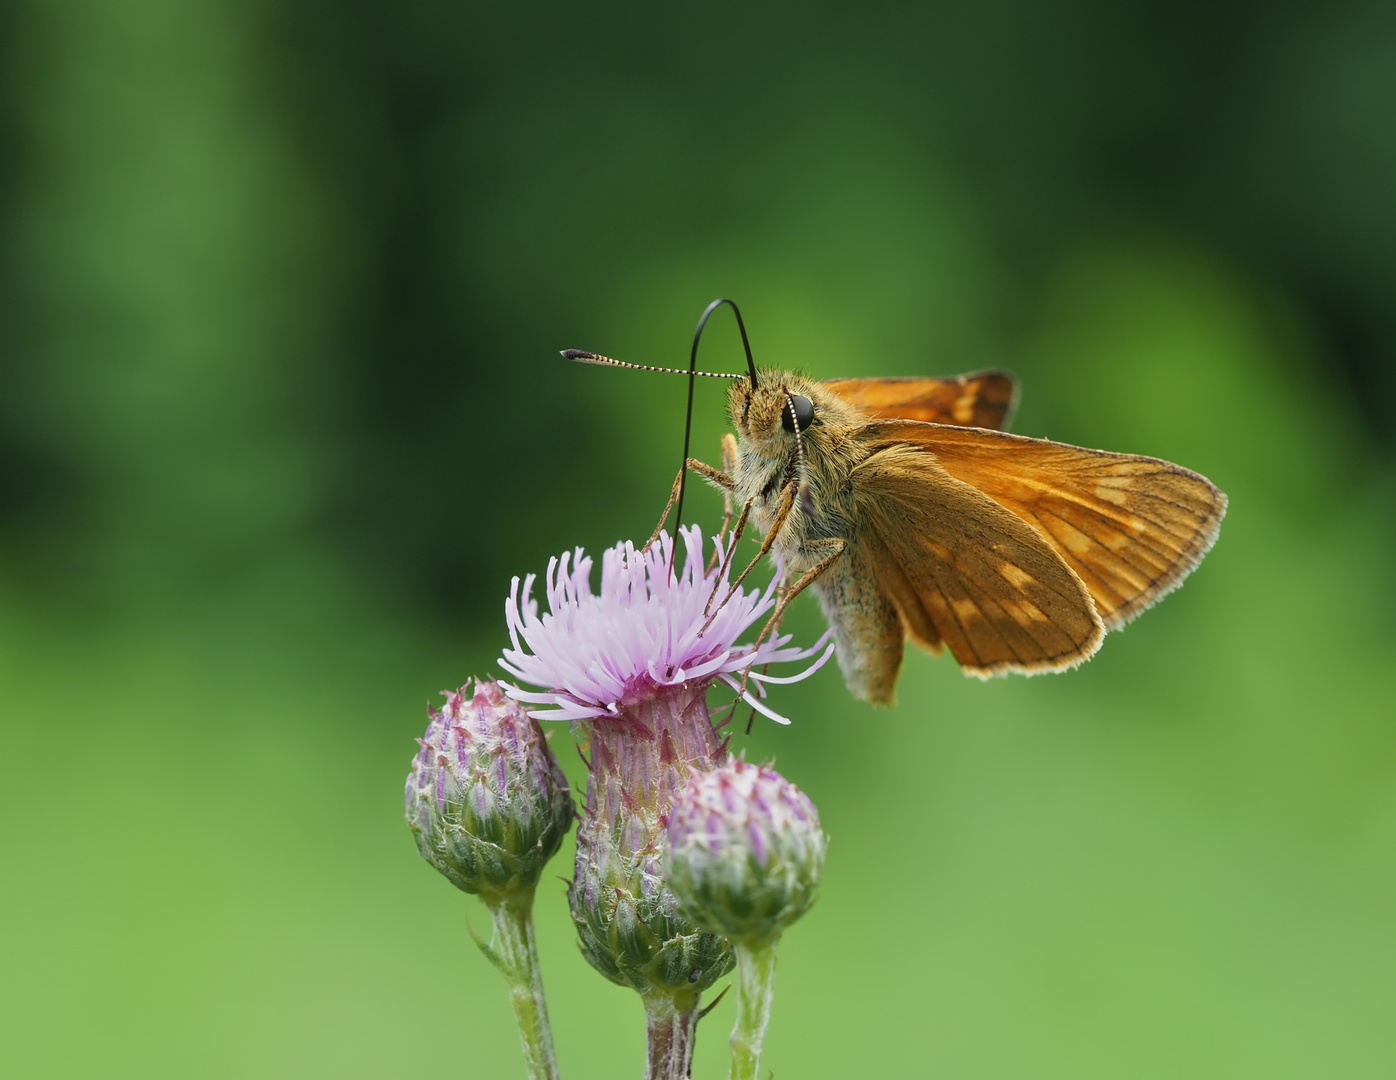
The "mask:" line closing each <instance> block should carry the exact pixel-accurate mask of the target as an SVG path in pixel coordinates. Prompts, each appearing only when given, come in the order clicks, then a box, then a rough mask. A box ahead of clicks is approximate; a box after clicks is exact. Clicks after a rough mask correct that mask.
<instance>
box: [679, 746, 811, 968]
mask: <svg viewBox="0 0 1396 1080" xmlns="http://www.w3.org/2000/svg"><path fill="white" fill-rule="evenodd" d="M827 845H828V838H827V837H826V836H825V835H824V833H823V832H822V831H820V828H819V814H818V812H817V811H816V810H815V808H814V804H813V803H812V802H810V800H809V798H808V797H807V796H806V795H805V794H804V793H803V792H801V791H800V790H799V788H797V787H795V785H794V784H792V783H790V782H789V781H788V780H786V779H785V778H784V777H783V776H781V775H780V773H778V772H776V771H775V770H774V769H772V768H770V767H768V766H765V765H749V764H747V763H746V762H745V761H742V760H740V759H738V758H734V757H729V758H728V759H727V761H726V763H724V764H723V765H721V766H720V767H718V768H717V769H714V770H712V771H711V772H694V773H693V775H692V777H691V778H690V780H689V783H688V786H687V788H686V789H685V790H683V791H682V792H681V793H680V794H679V795H678V796H677V797H676V798H675V800H674V805H673V809H672V810H671V811H670V813H669V846H668V853H667V856H666V858H665V877H666V880H667V881H668V884H669V887H670V888H671V889H672V890H673V893H674V895H675V897H677V899H678V903H679V908H680V910H681V911H682V913H683V914H684V915H686V916H688V918H689V919H691V920H692V921H693V923H694V924H695V925H697V926H700V927H702V928H703V929H704V930H709V931H712V932H714V933H718V934H723V935H725V936H727V937H729V938H731V939H732V940H733V941H734V942H738V943H746V944H759V943H762V942H769V941H773V940H774V939H775V938H777V937H778V936H779V935H780V933H781V931H782V930H784V929H785V928H786V927H787V926H789V925H790V924H791V923H793V922H794V921H795V920H796V919H798V918H799V917H800V916H801V915H803V914H804V913H805V912H806V911H808V910H809V907H810V905H811V904H813V903H814V899H815V890H816V887H817V886H818V884H819V875H820V872H821V871H822V870H823V867H824V852H825V849H826V847H827Z"/></svg>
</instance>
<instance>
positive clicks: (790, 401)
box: [780, 394, 814, 434]
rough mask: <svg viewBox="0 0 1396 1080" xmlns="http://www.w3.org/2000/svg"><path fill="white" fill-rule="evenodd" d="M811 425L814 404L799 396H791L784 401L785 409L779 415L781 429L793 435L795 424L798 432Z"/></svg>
mask: <svg viewBox="0 0 1396 1080" xmlns="http://www.w3.org/2000/svg"><path fill="white" fill-rule="evenodd" d="M792 412H793V413H794V416H793V417H792V416H791V413H792ZM812 423H814V402H812V401H810V399H809V398H807V397H803V396H802V395H800V394H792V395H791V396H790V397H788V398H786V399H785V408H784V409H782V410H781V413H780V426H781V427H783V428H785V430H786V431H789V432H791V433H792V434H793V433H794V431H795V425H796V424H799V425H800V430H801V431H804V430H805V429H806V428H807V427H809V426H810V425H811V424H812Z"/></svg>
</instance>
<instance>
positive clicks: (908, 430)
mask: <svg viewBox="0 0 1396 1080" xmlns="http://www.w3.org/2000/svg"><path fill="white" fill-rule="evenodd" d="M868 435H869V437H870V438H872V439H874V440H875V441H876V442H879V443H880V442H883V441H886V442H888V443H889V444H895V443H911V444H913V445H916V446H920V447H924V448H925V449H928V450H930V451H931V452H932V453H934V455H935V458H936V460H937V461H938V462H939V463H940V465H941V466H943V467H944V469H945V470H946V472H948V473H949V474H950V475H951V476H953V477H955V478H957V479H959V480H962V481H964V482H965V483H966V484H969V485H970V486H972V487H974V488H976V489H977V490H979V491H981V492H983V493H984V494H985V495H987V496H988V497H989V498H991V499H993V500H994V501H995V502H996V503H998V504H999V505H1001V506H1003V507H1005V508H1006V509H1008V510H1010V511H1012V512H1013V513H1014V514H1016V515H1017V516H1018V517H1020V518H1021V519H1023V520H1024V521H1026V522H1027V523H1028V524H1030V525H1031V526H1032V527H1033V528H1034V529H1035V530H1036V531H1037V532H1038V533H1040V534H1041V535H1042V537H1043V538H1045V539H1046V541H1047V542H1048V543H1049V544H1051V546H1052V547H1053V549H1054V550H1055V551H1056V552H1057V554H1059V555H1060V556H1061V557H1062V559H1063V560H1064V561H1065V562H1066V563H1067V565H1069V566H1070V567H1071V569H1072V570H1073V571H1075V572H1076V574H1077V575H1078V576H1079V577H1080V578H1081V580H1082V581H1083V582H1084V583H1085V585H1086V587H1087V588H1088V589H1089V590H1090V593H1091V596H1092V598H1093V599H1094V600H1095V604H1096V609H1097V610H1098V611H1099V613H1100V615H1101V617H1102V618H1103V619H1104V621H1105V625H1106V626H1107V627H1110V628H1117V627H1119V626H1123V625H1124V624H1125V623H1126V622H1128V621H1129V620H1130V619H1132V618H1133V617H1134V616H1135V615H1137V614H1139V613H1140V612H1141V611H1143V610H1144V609H1145V608H1147V607H1149V606H1150V605H1151V604H1153V603H1154V602H1155V601H1157V600H1158V599H1160V598H1161V597H1162V596H1164V595H1165V594H1166V593H1168V592H1170V591H1171V590H1173V589H1175V588H1177V587H1178V585H1180V584H1181V583H1182V581H1183V579H1184V578H1185V577H1187V575H1188V574H1189V573H1190V572H1191V571H1192V569H1193V568H1194V567H1195V566H1196V565H1197V564H1198V562H1199V561H1201V559H1202V556H1203V555H1205V554H1206V553H1207V550H1208V549H1209V548H1210V547H1211V546H1212V544H1213V542H1214V541H1215V540H1216V538H1217V530H1218V529H1219V528H1220V526H1221V519H1222V515H1223V514H1224V513H1225V512H1226V496H1225V495H1223V494H1222V493H1221V492H1220V491H1218V490H1217V488H1216V487H1215V486H1213V484H1212V483H1211V482H1210V481H1208V480H1207V479H1206V478H1205V477H1203V476H1199V475H1198V474H1197V473H1194V472H1190V471H1189V470H1187V469H1184V468H1181V467H1179V466H1177V465H1173V464H1171V463H1169V462H1167V461H1160V460H1158V459H1157V458H1149V457H1140V456H1137V455H1132V454H1111V453H1106V452H1105V451H1102V450H1086V449H1082V448H1081V447H1076V446H1068V445H1066V444H1065V443H1054V442H1049V441H1048V440H1046V439H1029V438H1024V437H1023V436H1019V435H1006V434H1004V433H1002V432H996V431H979V430H975V429H971V428H956V427H950V426H943V425H938V424H917V423H905V422H885V423H876V424H872V425H869V430H868Z"/></svg>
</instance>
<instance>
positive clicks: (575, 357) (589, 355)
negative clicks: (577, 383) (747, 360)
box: [562, 349, 741, 379]
mask: <svg viewBox="0 0 1396 1080" xmlns="http://www.w3.org/2000/svg"><path fill="white" fill-rule="evenodd" d="M562 358H563V359H564V360H571V361H573V362H574V363H578V364H597V365H599V366H601V367H618V368H629V369H630V370H631V371H658V372H661V373H662V374H665V375H688V374H690V373H689V372H687V371H685V370H684V369H683V368H676V367H655V366H654V365H652V364H627V363H626V362H625V361H624V360H612V359H611V358H610V357H609V356H601V355H599V354H597V353H594V352H587V351H586V350H585V349H563V350H562ZM692 374H694V375H702V376H703V377H704V378H708V379H740V378H741V376H740V375H734V374H732V373H731V372H730V371H694V372H692Z"/></svg>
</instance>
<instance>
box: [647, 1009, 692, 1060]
mask: <svg viewBox="0 0 1396 1080" xmlns="http://www.w3.org/2000/svg"><path fill="white" fill-rule="evenodd" d="M683 998H684V999H685V1000H679V999H678V998H676V997H670V996H668V995H664V994H654V995H647V996H646V997H645V1034H646V1036H647V1044H648V1045H647V1051H648V1053H647V1056H646V1059H645V1080H688V1073H689V1069H690V1068H691V1067H692V1065H693V1036H694V1033H695V1031H696V1029H697V1027H698V995H697V994H692V995H689V994H685V995H683ZM688 999H691V1000H688Z"/></svg>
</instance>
